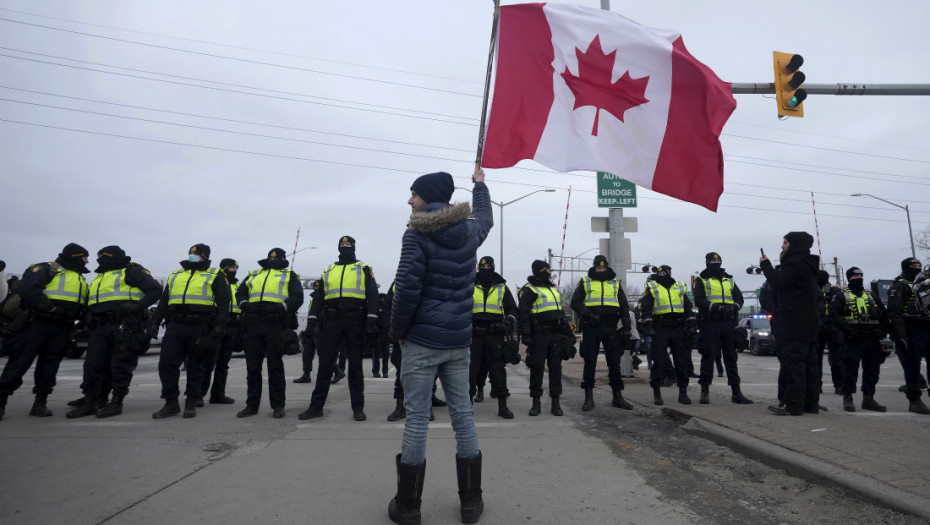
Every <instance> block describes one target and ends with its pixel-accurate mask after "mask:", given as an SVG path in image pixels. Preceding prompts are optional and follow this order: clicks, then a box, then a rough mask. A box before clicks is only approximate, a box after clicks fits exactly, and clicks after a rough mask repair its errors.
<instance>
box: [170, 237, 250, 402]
mask: <svg viewBox="0 0 930 525" xmlns="http://www.w3.org/2000/svg"><path fill="white" fill-rule="evenodd" d="M180 264H181V267H180V268H178V269H177V270H175V271H174V272H173V273H172V274H171V276H170V277H168V283H167V284H166V285H165V290H164V293H163V294H162V296H161V300H160V301H159V302H158V307H157V308H156V309H155V317H154V319H153V320H152V322H153V325H154V326H156V327H157V326H159V325H160V324H161V321H162V320H163V319H164V320H165V321H166V322H167V326H166V328H165V335H164V337H163V338H162V341H161V355H159V358H158V377H159V379H161V397H162V399H164V400H165V406H163V407H162V408H161V409H159V410H158V411H157V412H155V413H154V414H152V418H154V419H163V418H166V417H170V416H176V415H178V414H179V413H180V412H181V407H180V405H179V404H178V396H179V395H180V393H181V390H180V384H179V383H180V378H181V364H183V363H185V362H186V363H187V385H186V386H185V389H184V395H185V396H187V399H186V400H185V402H184V417H185V418H191V417H195V416H196V415H197V404H198V402H202V401H203V367H204V362H205V361H207V360H208V359H209V356H210V354H213V353H215V352H217V351H218V347H219V344H220V340H221V339H222V338H223V335H224V334H225V331H226V325H227V324H228V322H229V303H230V301H231V300H232V298H231V295H230V288H229V281H227V280H226V273H225V272H223V271H222V270H220V269H219V268H213V267H211V266H210V247H209V246H207V245H206V244H195V245H193V246H191V247H190V250H188V252H187V260H185V261H181V263H180Z"/></svg>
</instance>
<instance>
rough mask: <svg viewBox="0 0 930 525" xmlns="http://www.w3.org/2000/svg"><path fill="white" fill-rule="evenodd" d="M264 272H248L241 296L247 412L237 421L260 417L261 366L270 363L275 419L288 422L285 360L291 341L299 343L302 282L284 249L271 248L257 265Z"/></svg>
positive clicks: (269, 370)
mask: <svg viewBox="0 0 930 525" xmlns="http://www.w3.org/2000/svg"><path fill="white" fill-rule="evenodd" d="M258 265H259V266H261V270H255V271H252V272H249V276H248V277H246V278H245V280H244V281H243V282H242V285H241V286H240V287H239V289H238V290H237V291H236V302H237V303H239V305H240V308H242V321H243V324H244V325H245V365H246V382H247V383H248V390H247V391H246V396H247V397H246V400H245V408H243V409H242V410H240V411H239V413H238V414H236V417H249V416H253V415H255V414H257V413H258V405H259V404H260V403H261V401H262V362H264V361H267V362H268V398H269V401H270V402H271V410H272V417H274V418H278V419H280V418H282V417H284V403H285V389H286V385H287V383H286V381H285V379H284V360H283V354H284V352H286V351H288V350H287V349H286V348H285V345H286V344H287V339H288V336H290V337H295V335H296V334H294V332H293V330H294V329H296V328H297V309H298V308H300V305H302V304H304V289H303V286H301V285H300V276H298V275H297V274H296V273H294V272H293V271H291V270H288V269H287V267H288V266H289V263H288V261H287V257H286V255H285V252H284V249H283V248H272V249H271V250H270V251H269V252H268V257H267V258H265V259H262V260H260V261H258Z"/></svg>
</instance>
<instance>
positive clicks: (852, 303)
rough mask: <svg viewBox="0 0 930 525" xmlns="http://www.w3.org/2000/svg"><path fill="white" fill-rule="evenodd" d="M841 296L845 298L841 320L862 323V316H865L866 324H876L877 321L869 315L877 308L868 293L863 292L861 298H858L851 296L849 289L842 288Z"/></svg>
mask: <svg viewBox="0 0 930 525" xmlns="http://www.w3.org/2000/svg"><path fill="white" fill-rule="evenodd" d="M843 296H844V297H845V298H846V308H844V309H843V319H846V320H847V321H859V322H862V320H861V318H862V317H863V314H865V316H866V317H868V321H867V323H868V324H878V319H873V318H872V317H871V315H870V313H869V312H870V311H873V310H874V309H875V308H878V306H877V305H876V304H875V301H873V300H872V295H871V294H869V292H867V291H865V290H863V291H862V296H861V297H860V296H857V295H855V294H853V293H852V290H850V289H849V288H843Z"/></svg>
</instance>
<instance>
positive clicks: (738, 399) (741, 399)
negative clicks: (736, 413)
mask: <svg viewBox="0 0 930 525" xmlns="http://www.w3.org/2000/svg"><path fill="white" fill-rule="evenodd" d="M730 390H732V391H733V395H731V396H730V401H732V402H734V403H736V404H738V405H751V404H752V399H749V398H748V397H746V396H744V395H743V392H742V391H741V390H740V389H739V385H730Z"/></svg>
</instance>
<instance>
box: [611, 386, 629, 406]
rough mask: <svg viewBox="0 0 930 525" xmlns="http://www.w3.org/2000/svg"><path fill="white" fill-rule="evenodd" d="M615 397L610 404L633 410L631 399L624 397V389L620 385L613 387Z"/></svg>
mask: <svg viewBox="0 0 930 525" xmlns="http://www.w3.org/2000/svg"><path fill="white" fill-rule="evenodd" d="M612 389H613V393H614V398H613V400H612V401H611V402H610V405H611V406H613V407H616V408H622V409H624V410H633V405H631V404H630V402H629V401H627V400H626V399H623V390H620V387H618V386H615V387H612Z"/></svg>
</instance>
